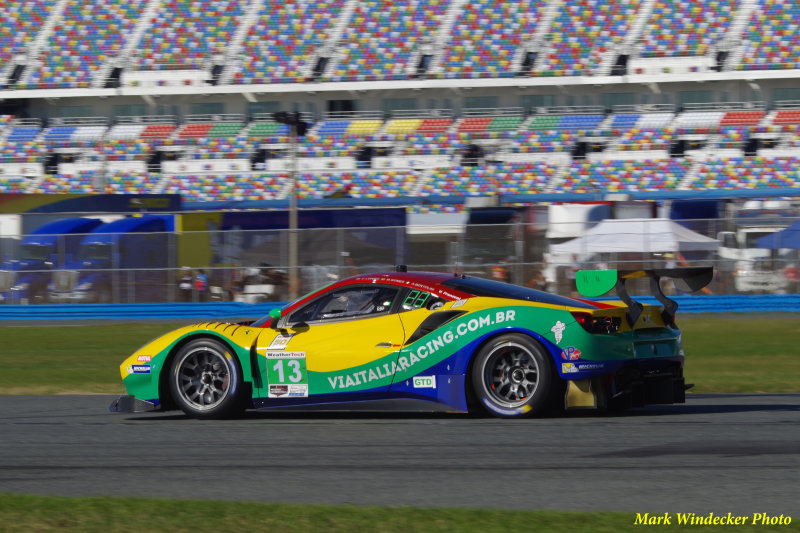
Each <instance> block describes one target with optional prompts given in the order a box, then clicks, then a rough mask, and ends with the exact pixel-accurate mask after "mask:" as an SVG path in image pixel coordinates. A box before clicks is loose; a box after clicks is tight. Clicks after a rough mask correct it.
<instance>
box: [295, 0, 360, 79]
mask: <svg viewBox="0 0 800 533" xmlns="http://www.w3.org/2000/svg"><path fill="white" fill-rule="evenodd" d="M359 2H360V0H347V3H346V4H345V5H344V8H343V9H342V11H341V13H339V18H338V19H337V20H336V24H335V25H334V26H333V29H332V30H331V34H330V36H329V37H328V39H327V40H326V41H325V42H324V43H322V44H321V46H319V47H318V48H316V49H315V50H314V52H313V53H312V54H311V55H310V56H309V57H308V66H307V67H306V68H305V72H303V75H305V76H306V77H309V78H310V77H312V76H313V75H314V68H315V67H316V65H317V60H319V58H321V57H327V58H329V60H328V64H327V65H326V66H325V69H324V70H323V71H322V72H320V73H319V74H320V76H324V75H325V74H326V73H327V72H329V71H330V70H331V69H332V68H334V67H335V66H336V65H337V64H338V63H339V60H338V57H337V56H338V54H337V50H336V49H337V44H338V42H339V40H340V39H341V38H342V34H343V33H344V30H345V28H347V26H348V24H350V19H351V18H352V16H353V11H355V10H356V6H357V5H358V4H359Z"/></svg>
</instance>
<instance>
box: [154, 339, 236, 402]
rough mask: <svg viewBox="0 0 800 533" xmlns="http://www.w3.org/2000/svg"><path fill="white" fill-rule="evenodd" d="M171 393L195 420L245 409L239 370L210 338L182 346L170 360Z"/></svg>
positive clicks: (224, 348)
mask: <svg viewBox="0 0 800 533" xmlns="http://www.w3.org/2000/svg"><path fill="white" fill-rule="evenodd" d="M169 380H170V381H169V385H170V392H171V393H172V398H173V399H174V400H175V403H176V404H177V405H178V407H179V408H180V409H181V410H182V411H183V412H184V413H186V414H187V415H189V416H193V417H196V418H227V417H232V416H235V415H237V414H239V413H241V412H242V411H243V410H244V406H245V398H244V391H245V388H244V387H243V383H242V370H241V368H240V367H239V363H238V361H237V360H236V358H235V357H234V356H233V354H231V353H230V350H229V349H228V348H227V347H226V346H225V345H223V344H222V343H221V342H219V341H216V340H213V339H207V338H205V339H197V340H193V341H190V342H188V343H187V344H185V345H184V346H183V347H181V349H180V350H179V351H178V353H177V354H176V355H175V358H174V359H173V361H172V367H171V371H170V376H169Z"/></svg>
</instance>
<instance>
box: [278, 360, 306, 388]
mask: <svg viewBox="0 0 800 533" xmlns="http://www.w3.org/2000/svg"><path fill="white" fill-rule="evenodd" d="M284 363H286V366H288V367H289V371H290V373H289V375H288V378H289V382H290V383H300V382H301V381H303V371H302V370H300V366H301V365H300V361H298V360H297V359H290V360H288V361H284V360H283V359H277V360H276V361H275V364H274V365H273V366H272V370H274V371H275V372H277V373H278V383H286V381H285V379H284V374H283V364H284ZM303 366H305V365H303ZM270 382H272V380H270Z"/></svg>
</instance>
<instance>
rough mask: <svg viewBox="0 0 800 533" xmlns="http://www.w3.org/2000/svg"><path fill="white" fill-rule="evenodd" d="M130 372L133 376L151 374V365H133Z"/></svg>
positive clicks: (129, 368) (129, 369)
mask: <svg viewBox="0 0 800 533" xmlns="http://www.w3.org/2000/svg"><path fill="white" fill-rule="evenodd" d="M128 372H130V373H131V374H149V373H150V365H131V366H129V367H128Z"/></svg>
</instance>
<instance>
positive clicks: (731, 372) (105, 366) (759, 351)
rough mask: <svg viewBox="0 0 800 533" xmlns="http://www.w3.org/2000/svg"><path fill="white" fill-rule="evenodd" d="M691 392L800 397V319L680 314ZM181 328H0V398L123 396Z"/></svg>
mask: <svg viewBox="0 0 800 533" xmlns="http://www.w3.org/2000/svg"><path fill="white" fill-rule="evenodd" d="M679 318H680V321H679V325H680V327H681V328H682V330H683V333H684V335H683V338H684V348H685V351H686V371H685V373H686V378H687V382H689V383H694V384H695V388H694V389H692V391H693V392H800V381H798V380H797V379H796V376H797V375H798V374H800V356H798V355H797V339H799V338H800V316H798V315H797V314H791V313H783V314H780V313H773V314H762V315H754V314H737V313H726V314H705V315H688V314H687V315H681V316H680V317H679ZM178 325H179V324H175V323H169V324H98V325H87V326H49V325H48V326H31V327H27V326H25V327H23V326H6V327H0V339H1V340H0V368H2V369H3V372H0V394H57V393H96V394H118V393H122V392H123V389H122V383H121V381H120V377H119V370H118V369H119V365H120V363H122V361H123V360H124V359H125V357H127V356H128V355H130V354H131V353H133V352H134V351H135V350H136V349H137V348H138V347H139V346H141V345H142V344H144V343H145V342H147V341H148V340H150V339H152V338H155V337H157V336H159V335H161V334H163V333H166V332H167V331H170V330H172V329H174V328H176V327H178Z"/></svg>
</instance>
